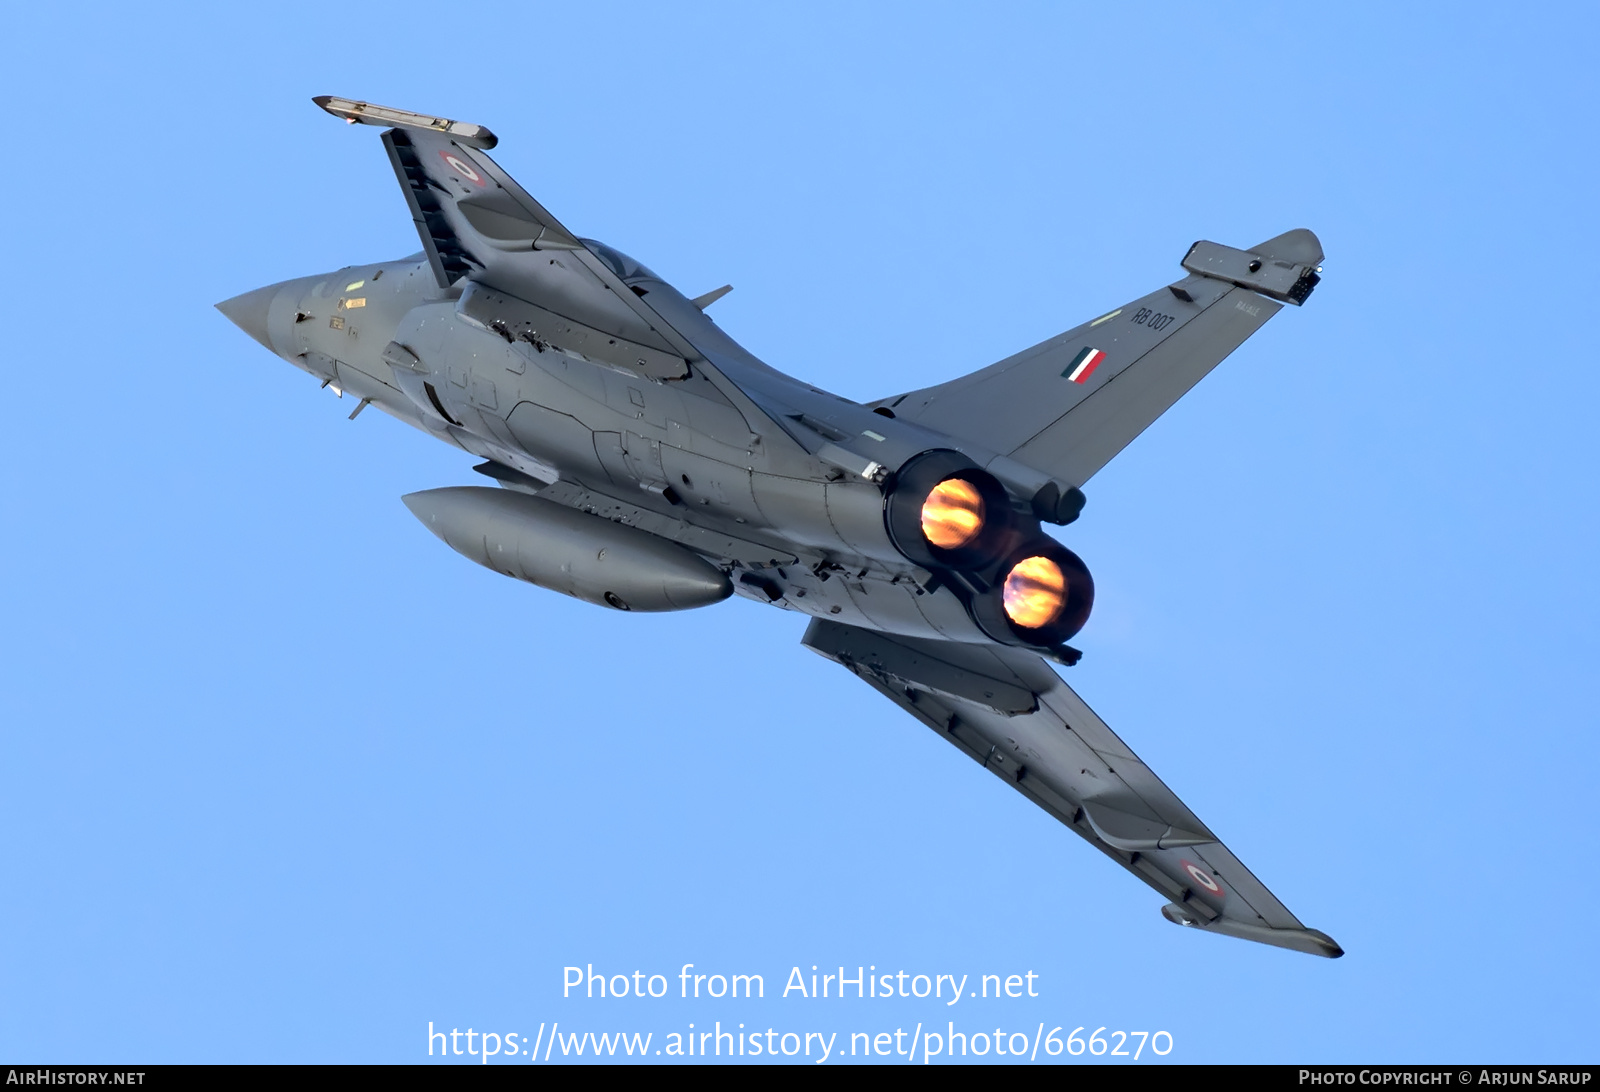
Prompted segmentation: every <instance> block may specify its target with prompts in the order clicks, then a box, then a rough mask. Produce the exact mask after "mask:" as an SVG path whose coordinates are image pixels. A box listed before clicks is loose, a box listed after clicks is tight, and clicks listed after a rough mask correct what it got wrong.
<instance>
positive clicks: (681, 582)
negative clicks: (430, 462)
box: [401, 485, 733, 611]
mask: <svg viewBox="0 0 1600 1092" xmlns="http://www.w3.org/2000/svg"><path fill="white" fill-rule="evenodd" d="M401 500H403V501H405V504H406V507H407V508H409V509H411V513H412V515H414V516H416V517H417V518H418V519H420V520H421V521H422V522H423V524H424V525H425V526H426V527H427V528H428V530H430V531H432V532H433V533H434V534H436V535H438V536H439V537H440V538H441V539H443V540H444V541H445V543H446V544H447V545H449V546H450V548H451V549H453V550H455V551H456V552H457V553H459V554H462V555H463V556H465V557H469V558H471V559H472V560H473V561H476V562H477V563H478V564H479V565H482V566H484V567H485V568H489V569H493V570H494V571H495V572H497V573H504V574H505V575H507V576H510V577H514V578H515V579H517V580H526V581H527V582H528V583H530V584H537V585H539V586H540V587H542V588H549V589H550V590H551V591H558V592H561V593H562V594H564V595H570V596H573V597H574V598H577V599H582V600H584V601H586V602H589V603H595V604H597V605H600V606H608V607H613V608H615V609H617V610H638V611H666V610H688V609H690V608H691V607H704V606H708V605H710V604H712V603H718V602H721V601H722V600H724V599H726V598H728V596H730V595H732V594H733V584H732V583H731V582H730V581H729V580H728V577H727V574H725V573H723V572H722V570H720V569H718V568H717V567H716V566H714V565H712V564H711V563H710V562H709V561H706V560H705V559H704V558H702V557H701V556H700V555H699V554H696V553H694V552H693V551H691V550H688V549H686V548H684V547H682V546H680V545H678V544H677V543H675V542H669V541H668V540H667V539H664V538H661V537H659V536H657V535H652V534H650V533H649V532H647V531H641V530H639V529H638V528H636V527H627V526H624V525H623V524H620V523H613V522H611V521H610V520H607V519H602V518H600V517H599V516H592V515H589V514H588V513H587V512H579V511H575V510H573V509H571V508H566V507H563V506H562V505H559V504H555V503H552V502H551V501H545V500H540V499H539V498H538V497H533V496H529V495H527V494H525V493H516V492H511V491H509V490H505V489H489V488H484V487H482V486H470V485H465V486H453V487H451V488H447V489H427V490H424V491H422V492H420V493H409V494H407V495H406V496H404V497H402V498H401Z"/></svg>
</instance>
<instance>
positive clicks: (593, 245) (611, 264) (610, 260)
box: [581, 239, 661, 284]
mask: <svg viewBox="0 0 1600 1092" xmlns="http://www.w3.org/2000/svg"><path fill="white" fill-rule="evenodd" d="M581 241H582V242H583V243H584V244H585V245H587V246H588V247H589V249H591V250H593V251H594V252H595V253H596V254H598V255H599V256H600V260H601V261H602V262H605V263H606V266H607V267H608V268H609V269H610V270H611V272H613V273H615V274H616V275H617V276H618V277H619V278H621V280H622V283H623V284H632V283H633V282H634V281H644V280H650V281H659V280H660V279H661V277H660V276H659V275H657V274H656V273H655V272H654V271H653V270H651V269H650V267H649V266H646V265H643V264H641V263H639V262H636V261H634V260H633V259H632V258H630V257H628V256H627V255H626V254H624V253H623V252H622V251H620V250H618V249H617V248H616V247H610V246H607V245H606V244H604V243H602V242H601V241H600V240H598V239H583V240H581Z"/></svg>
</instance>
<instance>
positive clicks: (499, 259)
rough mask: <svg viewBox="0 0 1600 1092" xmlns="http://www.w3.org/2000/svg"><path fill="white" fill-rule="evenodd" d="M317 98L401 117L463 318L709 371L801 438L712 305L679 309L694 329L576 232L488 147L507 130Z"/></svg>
mask: <svg viewBox="0 0 1600 1092" xmlns="http://www.w3.org/2000/svg"><path fill="white" fill-rule="evenodd" d="M315 101H316V102H317V105H319V106H321V107H322V108H323V109H324V110H327V111H328V112H329V113H331V114H334V115H335V116H337V117H342V118H345V119H346V120H348V121H352V122H361V123H364V124H370V125H382V126H391V128H388V129H386V131H385V132H384V134H383V143H384V147H385V149H386V150H387V151H388V153H389V161H390V164H391V165H392V166H393V167H394V172H395V176H396V178H398V179H399V182H400V187H401V190H402V192H403V193H404V194H405V198H406V203H407V205H408V206H409V208H410V210H411V218H412V220H413V221H414V222H415V224H416V228H417V234H418V236H419V237H420V238H421V240H422V246H423V250H424V252H425V253H426V254H427V257H428V264H429V265H430V266H431V267H432V269H433V274H434V277H435V278H436V279H437V280H438V282H439V285H440V287H442V288H456V287H459V288H460V289H461V290H462V295H461V298H460V302H459V303H458V305H457V310H458V311H459V313H460V314H461V316H462V317H463V318H465V319H466V320H468V321H469V322H474V323H476V324H477V325H480V326H483V327H485V328H487V329H491V330H493V331H494V332H496V333H498V334H500V335H501V336H503V337H506V338H507V339H508V340H517V339H521V340H525V341H528V342H530V343H531V344H533V345H534V346H536V347H539V348H541V349H542V348H543V347H544V346H547V345H551V346H554V347H556V348H557V349H560V350H561V351H563V352H566V353H571V354H575V355H578V356H580V357H583V358H585V359H588V360H592V361H595V362H597V363H600V364H602V365H606V366H609V367H613V368H621V369H624V370H626V371H631V372H636V373H638V374H640V375H641V376H644V377H646V378H649V379H653V380H688V379H691V378H698V379H703V380H705V381H706V382H707V383H709V384H710V386H711V387H714V388H715V390H716V392H717V393H718V394H719V395H720V396H721V399H722V400H724V401H726V402H727V403H728V404H729V405H731V406H733V407H734V408H735V409H736V410H738V411H739V413H740V414H741V415H742V416H744V418H745V420H746V423H747V425H748V426H749V428H750V431H751V432H752V433H757V434H760V435H763V436H768V437H771V438H772V439H773V440H774V441H776V442H778V443H780V444H792V442H793V441H792V440H791V439H790V437H789V434H788V432H787V431H786V430H785V429H784V427H783V425H782V424H781V423H780V422H777V421H775V420H774V419H773V418H772V416H771V414H769V413H768V412H767V411H765V410H763V409H762V408H761V407H760V406H759V405H758V404H757V403H756V402H754V401H752V399H751V398H750V396H749V394H748V393H746V391H745V389H744V386H743V385H742V384H741V383H740V382H739V381H738V380H736V379H735V378H733V377H731V376H730V375H729V374H727V373H728V371H729V370H730V368H733V369H738V368H739V367H741V366H743V365H744V364H745V363H746V362H742V361H738V360H729V359H724V356H725V354H723V353H721V352H719V349H720V348H721V346H720V344H719V345H718V346H717V347H716V348H713V347H710V346H708V345H707V344H706V342H707V338H706V337H705V336H703V335H704V334H706V333H707V332H708V331H710V332H714V331H715V326H714V325H712V324H711V323H710V321H709V320H708V319H705V318H704V316H703V313H702V311H701V310H700V309H699V308H698V307H696V306H694V305H693V303H692V301H682V306H681V307H679V308H678V311H679V312H684V313H686V314H687V315H688V317H689V318H690V319H692V320H693V321H694V322H695V323H697V324H699V325H700V326H701V327H704V329H697V330H696V331H695V332H693V333H688V332H686V331H685V330H684V329H683V328H681V326H682V321H683V320H682V319H681V318H680V320H679V321H678V322H674V321H673V320H672V319H671V318H670V317H668V316H667V315H664V314H663V313H662V311H661V310H660V309H658V308H657V307H655V306H652V304H651V302H650V301H649V300H648V299H647V297H648V296H650V295H651V290H650V287H648V286H655V285H657V284H660V283H663V282H660V281H659V279H658V278H657V277H656V276H655V274H653V273H651V272H650V271H649V270H648V269H645V268H644V267H643V266H640V265H638V264H637V263H635V262H633V261H632V259H629V258H627V257H626V256H625V255H623V254H621V253H619V252H617V251H615V250H613V249H612V248H610V247H608V246H606V245H604V244H603V243H599V242H596V241H595V240H593V239H584V238H580V237H579V236H577V235H576V234H575V233H573V232H572V231H569V230H568V229H567V228H566V227H565V226H564V225H563V224H562V223H561V222H560V221H559V220H557V219H556V218H555V216H553V215H552V214H551V213H550V211H549V210H548V209H546V208H545V207H544V206H543V205H542V204H540V203H539V202H538V201H537V200H535V199H534V197H533V196H532V195H531V194H529V193H528V191H527V190H525V189H523V188H522V187H521V186H520V185H518V184H517V182H516V180H515V179H513V178H512V177H511V176H510V175H508V174H507V173H506V172H505V171H504V170H502V169H501V168H500V166H499V164H497V163H495V161H494V160H492V159H491V158H489V156H488V154H487V153H486V152H485V151H484V149H485V148H489V147H494V146H495V144H496V138H495V137H494V136H493V134H491V133H489V132H488V130H487V129H484V128H483V127H482V126H478V125H469V124H466V123H463V122H456V121H450V120H448V119H445V118H435V117H431V116H428V115H422V114H414V113H411V112H409V111H404V110H394V109H391V108H388V107H380V106H374V105H372V104H370V103H362V102H357V101H354V100H349V99H335V98H331V97H328V96H322V97H319V98H318V99H316V100H315ZM658 298H659V297H658ZM669 303H670V301H669ZM675 313H676V312H675ZM715 340H716V341H718V342H719V343H720V342H721V341H724V340H726V339H725V338H724V337H722V336H721V335H718V336H717V337H716V338H715ZM752 359H753V358H752ZM757 363H758V362H757ZM758 366H759V365H758ZM759 367H764V366H759Z"/></svg>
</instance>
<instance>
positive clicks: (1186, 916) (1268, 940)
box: [1161, 902, 1344, 959]
mask: <svg viewBox="0 0 1600 1092" xmlns="http://www.w3.org/2000/svg"><path fill="white" fill-rule="evenodd" d="M1161 916H1162V917H1164V918H1166V919H1167V920H1168V921H1170V922H1172V924H1174V925H1182V926H1185V927H1187V928H1190V929H1198V930H1200V931H1201V932H1205V933H1221V934H1222V935H1223V936H1229V937H1235V938H1237V939H1239V940H1253V941H1255V942H1256V943H1257V944H1270V945H1272V946H1273V947H1274V948H1288V949H1289V950H1290V951H1295V952H1304V953H1305V954H1306V955H1314V956H1321V957H1323V958H1324V959H1339V958H1341V957H1343V956H1344V949H1343V948H1341V947H1339V944H1338V942H1337V941H1335V940H1334V939H1333V938H1332V937H1330V936H1329V935H1328V934H1327V933H1324V932H1323V931H1322V930H1320V929H1303V928H1302V929H1273V928H1271V927H1270V926H1266V925H1250V924H1248V923H1246V922H1242V921H1233V920H1231V919H1229V918H1216V919H1214V920H1212V921H1202V920H1200V917H1199V916H1198V915H1197V914H1194V913H1193V912H1192V911H1190V910H1188V909H1187V908H1185V907H1182V906H1179V905H1178V904H1177V903H1170V902H1169V903H1167V905H1165V906H1163V907H1162V908H1161Z"/></svg>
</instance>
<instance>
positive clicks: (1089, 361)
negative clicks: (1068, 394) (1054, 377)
mask: <svg viewBox="0 0 1600 1092" xmlns="http://www.w3.org/2000/svg"><path fill="white" fill-rule="evenodd" d="M1105 358H1106V354H1105V353H1103V352H1102V351H1100V350H1099V349H1091V348H1089V347H1088V346H1087V345H1086V346H1084V348H1083V351H1082V352H1080V353H1079V354H1078V355H1077V356H1075V357H1073V358H1072V363H1071V364H1068V365H1067V370H1066V371H1064V372H1062V373H1061V374H1062V375H1063V376H1065V377H1066V378H1068V379H1070V380H1072V381H1073V382H1074V383H1087V382H1088V381H1089V377H1090V376H1091V375H1093V374H1094V370H1095V369H1096V368H1098V367H1099V366H1100V362H1101V361H1102V360H1104V359H1105Z"/></svg>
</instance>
